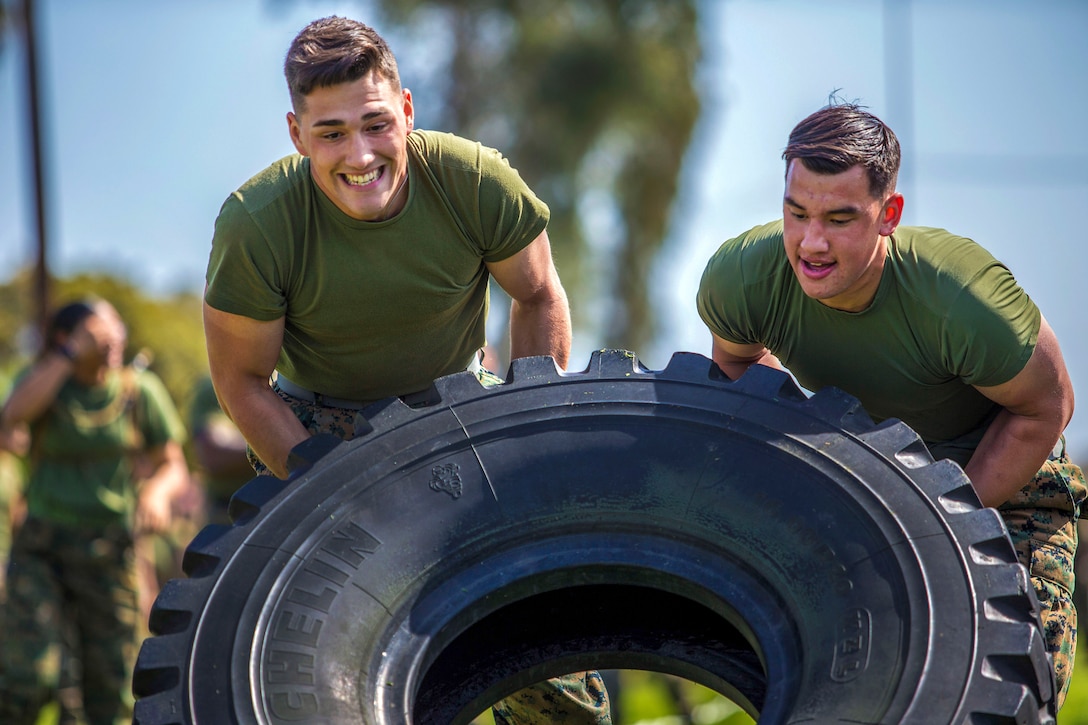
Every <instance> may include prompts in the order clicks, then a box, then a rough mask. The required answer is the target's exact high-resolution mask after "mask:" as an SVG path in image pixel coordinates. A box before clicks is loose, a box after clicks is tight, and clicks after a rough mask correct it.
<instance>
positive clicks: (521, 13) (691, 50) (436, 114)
mask: <svg viewBox="0 0 1088 725" xmlns="http://www.w3.org/2000/svg"><path fill="white" fill-rule="evenodd" d="M379 6H380V8H381V16H380V19H381V20H382V21H384V22H385V23H386V24H387V25H388V27H389V28H390V32H386V35H387V37H388V38H389V40H390V42H391V44H392V45H393V50H394V52H395V53H396V54H397V57H398V62H399V63H400V65H401V73H402V76H403V77H404V80H405V83H406V84H413V85H414V87H413V93H414V96H415V101H416V110H417V116H419V117H420V118H421V119H422V121H421V122H422V123H423V124H424V125H426V126H428V127H431V128H436V127H437V128H443V129H445V130H450V131H453V132H454V133H458V134H461V135H464V136H467V137H469V138H474V139H476V140H479V141H481V142H482V143H484V144H486V145H489V146H494V147H495V148H498V149H500V150H501V151H502V152H503V153H504V154H505V155H506V156H507V157H508V158H509V159H510V160H511V164H512V165H513V166H514V167H515V168H517V169H518V170H519V171H520V172H521V174H522V176H523V177H524V178H525V179H526V180H527V181H528V182H529V184H530V186H532V187H533V188H534V190H535V191H536V192H537V193H538V194H539V195H540V196H541V198H543V199H544V200H545V201H546V202H547V203H548V205H549V206H550V207H551V209H552V221H551V223H550V225H549V236H550V237H551V240H552V245H553V249H554V254H555V258H556V264H557V266H558V267H559V270H560V274H561V276H562V278H563V281H564V285H565V286H566V287H567V292H568V294H569V295H570V297H571V303H572V305H571V306H572V310H573V316H574V321H575V329H576V330H579V331H583V332H586V333H589V334H592V335H593V336H594V337H595V338H599V339H600V341H601V342H603V343H604V344H605V345H607V346H610V347H620V348H628V349H632V350H638V349H640V348H642V347H643V346H645V345H646V344H648V343H649V342H650V341H651V340H652V339H653V335H654V332H655V316H654V314H653V310H652V308H651V306H650V305H651V302H650V297H651V295H650V294H649V293H648V290H649V289H650V286H651V276H652V272H653V267H654V261H655V258H656V255H657V253H658V251H659V250H660V248H661V246H662V244H663V242H664V240H665V237H666V235H667V232H668V225H669V216H670V211H671V209H672V204H673V200H674V197H675V196H676V192H677V188H678V186H679V180H680V174H681V167H682V164H683V161H684V156H685V152H686V150H687V147H688V144H689V142H690V140H691V137H692V133H693V130H694V127H695V123H696V120H697V117H698V115H699V108H700V106H699V97H698V94H697V92H696V89H695V71H696V65H697V63H698V61H699V57H700V53H701V51H700V45H699V38H698V32H697V27H696V23H697V19H698V18H697V15H698V14H697V9H696V4H695V0H551V1H550V2H539V1H538V0H381V1H380V2H379ZM371 24H373V25H375V26H376V27H379V29H382V30H384V28H381V27H380V26H378V24H377V22H372V23H371ZM498 307H499V306H498V305H496V308H498Z"/></svg>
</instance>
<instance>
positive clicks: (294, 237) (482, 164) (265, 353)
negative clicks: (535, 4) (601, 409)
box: [204, 17, 610, 724]
mask: <svg viewBox="0 0 1088 725" xmlns="http://www.w3.org/2000/svg"><path fill="white" fill-rule="evenodd" d="M284 72H285V75H286V77H287V82H288V86H289V89H290V93H291V102H292V111H291V112H290V113H288V114H287V125H288V130H289V133H290V136H291V140H292V142H293V143H294V145H295V148H296V149H297V151H298V154H296V155H292V156H289V157H287V158H285V159H282V160H280V161H277V162H276V163H274V164H273V165H272V166H271V167H269V168H268V169H266V170H265V171H263V172H261V173H259V174H258V175H257V176H255V177H253V178H252V179H251V180H250V181H248V182H247V183H246V184H244V185H243V186H242V187H241V188H240V189H239V190H238V191H236V192H235V193H234V194H232V195H231V196H230V197H229V198H228V199H227V201H226V202H225V203H224V204H223V207H222V209H221V211H220V213H219V217H218V219H217V220H216V225H215V235H214V238H213V242H212V252H211V258H210V261H209V265H208V273H207V289H206V292H205V298H204V299H205V304H204V323H205V334H206V337H207V345H208V356H209V362H210V366H211V376H212V380H213V382H214V385H215V390H216V393H217V394H218V397H219V401H220V403H221V404H222V406H223V409H224V410H225V411H226V413H227V414H228V415H229V416H230V417H231V419H232V420H233V421H234V422H235V424H236V425H237V426H238V428H239V430H240V431H241V432H242V434H243V435H244V436H245V438H246V441H247V442H248V444H249V446H250V448H251V451H252V453H253V454H254V456H253V457H252V461H253V463H254V467H255V468H256V469H257V471H258V473H272V474H275V475H277V476H280V477H285V476H286V475H287V474H288V469H287V460H288V452H289V451H290V450H291V449H292V448H293V447H294V446H295V445H297V444H299V443H301V442H302V441H304V440H305V439H307V438H308V437H309V436H310V435H312V434H315V433H318V432H323V433H333V434H335V435H338V436H340V437H342V438H345V439H350V438H352V437H354V434H355V415H356V413H357V411H359V410H360V409H362V408H363V407H365V406H366V405H367V404H368V403H371V402H374V401H376V400H381V399H383V398H387V397H391V396H397V395H406V394H409V393H414V392H418V391H421V390H425V389H427V388H428V387H429V386H430V384H431V382H432V381H433V380H435V379H436V378H439V377H442V376H444V375H449V374H451V373H455V372H457V371H461V370H465V369H470V370H473V371H474V372H476V374H477V376H478V377H479V378H480V379H481V381H482V382H495V381H497V378H495V376H494V375H493V374H491V373H489V372H488V371H486V370H484V369H483V368H481V367H480V365H479V355H480V350H481V349H482V348H483V347H484V344H485V342H486V340H485V338H484V333H485V329H484V327H485V321H486V318H487V310H488V280H489V278H490V277H494V278H495V281H496V282H498V283H499V285H500V286H501V287H502V288H503V289H504V290H505V291H506V292H507V293H508V294H509V295H510V297H511V300H512V303H511V309H510V339H511V350H510V354H511V357H514V358H517V357H526V356H531V355H550V356H552V357H553V358H554V359H555V361H556V362H557V363H558V364H559V365H560V366H562V367H565V366H566V364H567V357H568V355H569V349H570V340H571V324H570V311H569V308H568V305H567V298H566V294H565V292H564V290H563V287H562V285H561V283H560V281H559V276H558V274H557V272H556V270H555V266H554V264H553V262H552V257H551V251H550V245H549V242H548V234H547V231H546V227H547V223H548V207H547V206H546V205H545V204H544V202H542V201H541V200H540V199H538V198H537V197H536V195H535V194H533V192H532V191H531V190H530V189H529V187H528V186H527V185H526V184H525V182H524V181H522V179H521V177H520V176H519V175H518V173H517V172H516V171H515V170H514V169H512V168H511V167H510V165H509V164H508V162H507V161H506V159H504V158H503V157H502V156H501V155H500V154H499V152H497V151H495V150H493V149H489V148H486V147H484V146H481V145H480V144H478V143H475V142H472V141H468V140H466V139H462V138H459V137H457V136H453V135H451V134H445V133H436V132H433V131H422V130H413V127H414V114H413V110H414V109H413V101H412V94H411V92H410V91H409V90H407V89H405V88H402V87H401V82H400V77H399V75H398V71H397V64H396V61H395V59H394V57H393V54H392V53H391V52H390V50H389V48H388V46H387V45H386V43H385V41H384V40H383V39H382V38H381V37H380V36H379V35H378V34H377V33H376V32H374V31H373V30H372V29H371V28H369V27H367V26H366V25H363V24H362V23H359V22H356V21H353V20H349V19H347V18H338V17H330V18H324V19H322V20H318V21H315V22H313V23H311V24H310V25H309V26H307V27H306V28H304V29H303V30H302V31H301V32H300V33H299V34H298V36H297V37H296V38H295V40H294V42H293V43H292V44H291V47H290V49H289V51H288V53H287V58H286V62H285V65H284ZM273 374H275V380H274V382H273V384H272V385H271V386H270V385H269V379H270V377H273ZM495 712H496V719H497V720H498V721H499V722H505V721H507V720H508V721H509V722H511V723H513V722H517V723H527V722H551V721H557V722H567V723H594V724H600V723H607V722H610V717H609V714H608V698H607V695H606V693H605V691H604V688H603V686H602V685H601V681H600V676H599V675H598V674H597V673H596V672H583V673H577V674H576V675H571V676H567V677H564V678H557V679H555V680H549V681H548V682H546V683H542V684H540V685H538V686H536V687H533V688H528V689H527V690H524V691H522V692H520V693H516V694H515V695H513V696H511V697H510V698H507V699H506V700H504V701H502V703H500V704H499V705H497V706H496V710H495ZM545 712H546V713H550V715H549V716H544V715H542V713H545ZM504 718H505V719H504Z"/></svg>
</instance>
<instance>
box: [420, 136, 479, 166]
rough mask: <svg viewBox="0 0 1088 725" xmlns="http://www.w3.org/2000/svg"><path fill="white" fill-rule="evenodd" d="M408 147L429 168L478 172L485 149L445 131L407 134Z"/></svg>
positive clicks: (475, 142) (476, 143)
mask: <svg viewBox="0 0 1088 725" xmlns="http://www.w3.org/2000/svg"><path fill="white" fill-rule="evenodd" d="M408 145H409V147H410V148H412V149H414V150H415V151H416V152H417V153H418V154H419V156H420V158H421V159H422V160H423V161H424V162H425V163H426V164H427V165H429V166H445V167H452V168H461V169H465V170H478V169H479V168H480V157H481V153H482V151H483V150H484V149H485V147H484V146H483V145H482V144H480V142H478V141H472V140H470V139H467V138H464V137H463V136H458V135H456V134H452V133H448V132H445V131H430V130H420V129H417V130H415V131H412V133H410V134H408Z"/></svg>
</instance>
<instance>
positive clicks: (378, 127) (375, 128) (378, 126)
mask: <svg viewBox="0 0 1088 725" xmlns="http://www.w3.org/2000/svg"><path fill="white" fill-rule="evenodd" d="M388 126H389V124H388V123H375V124H373V125H371V126H370V127H369V128H368V129H367V130H368V131H370V132H371V133H381V132H382V131H384V130H385V129H386V128H388Z"/></svg>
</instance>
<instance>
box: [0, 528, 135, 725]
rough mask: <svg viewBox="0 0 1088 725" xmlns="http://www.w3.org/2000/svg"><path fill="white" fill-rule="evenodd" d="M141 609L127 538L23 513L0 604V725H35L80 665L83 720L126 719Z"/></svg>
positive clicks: (104, 723)
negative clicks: (69, 662)
mask: <svg viewBox="0 0 1088 725" xmlns="http://www.w3.org/2000/svg"><path fill="white" fill-rule="evenodd" d="M138 626H139V614H138V607H137V594H136V570H135V557H134V554H133V546H132V538H131V536H130V535H129V533H128V532H127V531H124V530H123V529H121V528H118V529H117V530H116V531H109V532H103V531H97V530H95V531H89V530H88V531H81V530H77V529H72V528H69V527H64V526H59V525H55V524H51V523H48V522H44V521H40V520H36V519H28V520H27V521H26V522H25V523H24V524H23V525H22V526H21V527H20V528H19V531H18V533H17V534H16V536H15V541H14V542H13V544H12V549H11V558H10V561H9V562H8V599H7V601H6V602H5V603H4V607H3V609H2V610H0V631H2V632H3V633H4V641H3V646H2V647H0V722H2V723H4V725H23V724H26V725H33V723H35V722H36V721H37V717H38V711H39V710H40V709H41V708H42V707H43V706H44V705H45V704H47V703H49V702H50V701H52V700H56V699H57V698H58V692H59V690H60V686H61V680H62V677H63V676H64V674H66V673H65V672H64V671H63V670H64V667H65V659H66V655H67V654H71V655H72V656H73V657H74V658H75V660H76V661H78V663H79V672H80V673H81V674H80V679H81V683H80V684H81V687H80V688H79V689H80V690H81V693H82V696H81V700H82V708H83V713H84V716H85V718H86V722H87V723H89V724H90V725H120V723H129V722H131V721H132V707H133V698H132V693H131V686H132V685H131V683H132V667H133V665H134V663H135V659H136V647H137V644H138V642H137V637H138V635H137V632H138Z"/></svg>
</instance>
